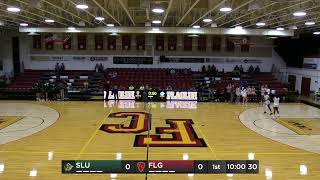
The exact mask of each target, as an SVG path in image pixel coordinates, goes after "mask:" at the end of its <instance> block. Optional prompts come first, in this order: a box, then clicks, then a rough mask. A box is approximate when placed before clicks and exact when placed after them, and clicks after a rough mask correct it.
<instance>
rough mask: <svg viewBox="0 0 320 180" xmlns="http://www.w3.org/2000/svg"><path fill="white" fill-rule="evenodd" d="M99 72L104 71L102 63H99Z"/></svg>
mask: <svg viewBox="0 0 320 180" xmlns="http://www.w3.org/2000/svg"><path fill="white" fill-rule="evenodd" d="M99 72H104V66H103V64H102V63H100V64H99Z"/></svg>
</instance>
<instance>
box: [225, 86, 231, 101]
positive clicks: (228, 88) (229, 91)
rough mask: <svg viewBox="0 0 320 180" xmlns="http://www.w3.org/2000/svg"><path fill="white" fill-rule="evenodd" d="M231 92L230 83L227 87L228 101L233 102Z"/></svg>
mask: <svg viewBox="0 0 320 180" xmlns="http://www.w3.org/2000/svg"><path fill="white" fill-rule="evenodd" d="M231 91H232V85H231V84H230V83H229V84H228V86H227V87H226V101H227V102H228V101H231Z"/></svg>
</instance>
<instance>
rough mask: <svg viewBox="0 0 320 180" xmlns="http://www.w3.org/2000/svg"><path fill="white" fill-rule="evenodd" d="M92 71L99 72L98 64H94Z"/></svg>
mask: <svg viewBox="0 0 320 180" xmlns="http://www.w3.org/2000/svg"><path fill="white" fill-rule="evenodd" d="M94 71H95V72H99V64H96V66H95V67H94Z"/></svg>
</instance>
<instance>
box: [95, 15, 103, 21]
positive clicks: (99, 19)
mask: <svg viewBox="0 0 320 180" xmlns="http://www.w3.org/2000/svg"><path fill="white" fill-rule="evenodd" d="M95 19H96V20H98V21H104V17H101V16H97V17H95Z"/></svg>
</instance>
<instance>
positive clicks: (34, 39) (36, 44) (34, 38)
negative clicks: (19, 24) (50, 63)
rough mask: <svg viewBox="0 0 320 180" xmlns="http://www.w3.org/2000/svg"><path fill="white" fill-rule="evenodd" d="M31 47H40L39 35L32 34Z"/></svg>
mask: <svg viewBox="0 0 320 180" xmlns="http://www.w3.org/2000/svg"><path fill="white" fill-rule="evenodd" d="M32 42H33V49H41V35H39V36H32Z"/></svg>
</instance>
